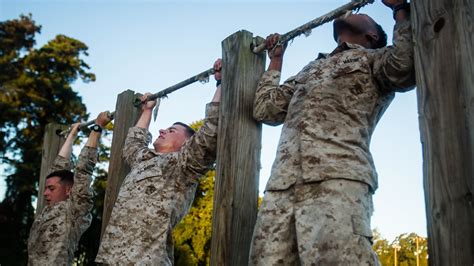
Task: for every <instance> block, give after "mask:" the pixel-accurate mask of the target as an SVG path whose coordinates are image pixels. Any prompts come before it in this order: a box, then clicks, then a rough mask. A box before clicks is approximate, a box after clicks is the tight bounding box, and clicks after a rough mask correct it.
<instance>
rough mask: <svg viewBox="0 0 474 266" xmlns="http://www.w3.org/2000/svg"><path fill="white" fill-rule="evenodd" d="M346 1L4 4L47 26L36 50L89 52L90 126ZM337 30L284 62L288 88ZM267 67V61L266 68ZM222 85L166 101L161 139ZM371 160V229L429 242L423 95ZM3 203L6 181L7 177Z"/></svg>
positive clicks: (8, 0) (265, 156)
mask: <svg viewBox="0 0 474 266" xmlns="http://www.w3.org/2000/svg"><path fill="white" fill-rule="evenodd" d="M346 2H348V0H345V1H343V0H313V1H310V0H296V1H291V0H275V1H271V0H253V1H237V0H230V1H217V0H200V1H198V0H175V1H162V0H135V1H131V0H119V1H113V0H96V1H92V0H69V1H60V0H35V1H32V0H0V21H4V20H9V19H15V18H18V17H19V15H20V14H25V15H26V14H29V13H31V14H32V16H33V19H34V20H35V21H36V22H37V24H39V25H42V29H41V34H39V35H37V37H36V40H37V45H36V47H41V46H42V45H44V44H46V43H47V42H48V41H49V40H52V39H53V38H54V37H55V36H56V35H57V34H64V35H67V36H69V37H72V38H75V39H78V40H80V41H82V42H84V43H85V44H86V45H87V46H88V47H89V50H88V54H89V56H84V57H83V59H84V61H85V62H86V63H87V64H88V65H89V66H90V67H91V69H90V71H91V72H93V73H95V74H96V77H97V80H96V82H91V83H87V84H86V83H83V82H81V81H77V82H75V83H74V84H73V89H74V90H75V91H77V92H78V93H79V95H80V96H81V97H82V100H83V102H84V103H85V105H86V106H87V110H88V112H89V113H90V116H91V117H92V118H95V117H96V116H97V114H98V113H99V112H101V111H104V110H110V111H112V110H114V109H115V102H116V97H117V95H118V94H119V93H121V92H123V91H125V90H134V91H136V92H140V93H145V92H158V91H160V90H162V89H164V88H167V87H169V86H171V85H174V84H176V83H178V82H180V81H182V80H185V79H187V78H189V77H191V76H194V75H195V74H198V73H200V72H202V71H204V70H207V69H209V68H211V67H212V65H213V63H214V61H215V60H216V58H218V57H222V49H221V42H222V40H224V39H225V38H227V37H228V36H230V35H232V34H233V33H235V32H237V31H240V30H243V29H245V30H247V31H250V32H252V33H253V34H254V36H261V37H266V36H267V35H269V34H271V33H275V32H278V33H285V32H288V31H290V30H292V29H294V28H296V27H298V26H300V25H302V24H304V23H306V22H308V21H310V20H312V19H314V18H316V17H318V16H320V15H323V14H325V13H326V12H328V11H330V10H332V9H334V8H337V7H339V6H341V5H343V4H345V3H346ZM360 12H361V13H366V14H368V15H370V16H371V17H372V18H374V19H375V20H376V21H377V22H378V23H379V24H380V25H382V27H383V28H384V29H385V31H386V32H387V35H388V37H389V40H391V39H392V29H393V25H394V21H393V19H392V13H391V10H390V9H389V8H387V7H385V6H384V5H383V4H382V3H381V1H379V0H377V1H376V3H374V4H371V5H368V6H366V7H364V8H362V9H361V11H360ZM335 45H336V44H335V42H334V40H333V37H332V25H331V24H330V23H329V24H326V25H324V26H321V27H319V28H317V29H314V30H313V31H312V34H311V35H310V36H308V37H304V36H301V37H297V38H296V39H295V40H294V41H293V42H291V43H290V44H289V46H288V48H287V50H286V53H285V60H284V64H283V71H282V81H283V80H284V79H286V78H288V77H290V76H292V75H294V74H296V73H297V72H298V71H299V70H301V69H302V68H303V67H304V66H305V65H306V64H307V63H308V62H309V61H311V60H313V59H314V58H315V57H316V56H317V54H318V52H330V51H332V50H333V49H334V48H335ZM268 62H269V60H268V59H267V64H268ZM214 90H215V82H214V79H213V77H211V79H210V82H209V83H206V84H201V83H199V82H197V83H195V84H192V85H190V86H188V87H186V88H183V89H181V90H179V91H177V92H174V93H172V94H170V95H169V97H168V98H167V99H163V100H162V101H161V105H160V110H159V114H158V119H157V121H156V122H154V123H152V125H151V126H150V131H151V132H152V133H153V134H154V136H155V137H156V135H157V133H158V129H160V128H166V127H168V126H169V125H170V124H172V123H173V122H175V121H183V122H187V123H190V122H193V121H197V120H200V119H202V118H203V117H204V106H205V104H206V103H207V102H209V101H210V100H211V99H212V96H213V94H214ZM280 131H281V127H270V126H264V127H263V134H262V136H263V137H262V155H261V164H262V169H261V171H260V179H259V180H260V185H259V189H260V194H262V193H263V190H264V188H265V184H266V182H267V180H268V177H269V176H270V168H271V165H272V163H273V160H274V158H275V153H276V147H277V144H278V139H279V135H280ZM371 152H372V155H373V157H374V160H375V165H376V168H377V172H378V176H379V189H378V190H377V191H376V193H375V195H374V205H375V211H374V215H373V216H372V228H376V229H377V230H379V231H380V232H381V234H382V237H384V238H386V239H388V240H389V241H392V240H394V238H395V237H396V236H398V235H400V234H402V233H410V232H415V233H417V234H419V235H421V236H426V216H425V204H424V194H423V173H422V153H421V143H420V133H419V127H418V111H417V98H416V91H415V90H412V91H410V92H407V93H399V94H397V96H396V97H395V100H394V101H393V102H392V104H391V106H390V107H389V108H388V110H387V111H386V112H385V114H384V116H383V117H382V119H381V121H380V122H379V124H378V126H377V129H376V130H375V133H374V135H373V137H372V141H371ZM0 177H1V179H2V180H0V198H3V197H4V191H5V183H4V181H3V179H4V177H5V173H4V172H3V169H2V168H1V167H0Z"/></svg>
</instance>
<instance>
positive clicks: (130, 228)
mask: <svg viewBox="0 0 474 266" xmlns="http://www.w3.org/2000/svg"><path fill="white" fill-rule="evenodd" d="M214 69H215V74H214V77H215V79H216V80H217V89H216V92H215V94H214V97H213V99H212V102H211V103H209V104H207V106H206V117H205V119H204V123H203V125H202V127H201V128H200V129H199V130H198V131H197V132H196V133H194V130H192V129H191V128H190V127H189V126H188V125H186V124H183V123H181V122H177V123H174V124H173V125H171V126H170V127H169V128H167V129H162V130H160V134H159V136H158V138H157V139H156V140H155V142H153V147H154V148H153V149H150V148H148V144H149V143H150V142H151V135H150V133H149V132H148V127H149V125H150V120H151V116H152V110H153V108H154V106H155V105H156V102H155V101H148V102H146V98H147V96H148V95H150V94H149V93H147V94H145V95H144V96H143V97H142V102H143V105H142V114H141V116H140V118H139V120H138V122H137V124H136V126H135V127H132V128H130V130H129V132H128V135H127V138H126V140H125V146H124V149H123V158H124V159H125V160H126V162H127V163H128V164H129V165H130V167H131V171H130V173H129V174H128V175H127V177H125V180H124V181H123V183H122V186H121V187H120V192H119V195H118V198H117V200H116V202H115V205H114V207H113V210H112V214H111V218H110V221H109V223H108V225H107V228H106V229H105V233H104V235H103V238H102V242H101V245H100V248H99V253H98V255H97V258H96V262H99V263H104V264H110V265H122V264H123V265H125V264H126V265H131V264H135V265H136V264H140V265H172V264H173V261H174V260H173V239H172V230H173V228H174V227H175V226H176V224H177V223H179V221H181V219H182V218H183V217H184V216H185V215H186V213H187V212H188V210H189V208H190V206H191V204H192V202H193V199H194V194H195V193H196V188H197V185H198V178H199V177H201V176H202V175H204V174H205V173H206V172H207V171H208V170H209V169H210V167H211V166H212V165H213V163H214V161H215V159H216V148H217V147H216V146H217V134H216V132H217V124H218V116H219V102H220V95H221V93H220V88H221V86H220V79H221V72H220V69H221V60H220V59H218V60H217V61H216V62H215V63H214ZM177 106H178V108H182V107H180V106H179V104H178V105H177Z"/></svg>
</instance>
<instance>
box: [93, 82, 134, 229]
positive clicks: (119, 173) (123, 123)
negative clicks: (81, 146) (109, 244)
mask: <svg viewBox="0 0 474 266" xmlns="http://www.w3.org/2000/svg"><path fill="white" fill-rule="evenodd" d="M136 97H139V94H135V92H134V91H131V90H126V91H124V92H122V93H120V94H119V95H118V96H117V103H116V106H115V116H114V132H113V137H112V149H111V151H110V161H109V172H108V178H107V189H106V190H105V199H104V211H103V215H102V233H101V235H103V234H104V230H105V228H106V226H107V224H108V222H109V219H110V215H111V213H112V209H113V207H114V204H115V200H116V199H117V196H118V193H119V191H120V186H121V185H122V181H123V180H124V179H125V176H126V175H127V174H128V172H130V167H129V166H128V165H127V164H126V163H125V161H124V160H123V159H122V149H123V146H124V144H125V138H126V136H127V133H128V129H129V128H130V127H133V126H134V125H135V123H136V122H137V120H138V117H139V115H140V113H141V109H140V108H137V107H135V106H134V105H133V102H134V100H135V98H136Z"/></svg>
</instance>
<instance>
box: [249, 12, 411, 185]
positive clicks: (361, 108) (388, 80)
mask: <svg viewBox="0 0 474 266" xmlns="http://www.w3.org/2000/svg"><path fill="white" fill-rule="evenodd" d="M411 34H412V33H411V27H410V22H409V21H404V22H402V23H398V24H397V25H395V29H394V40H393V46H388V47H384V48H381V49H366V48H364V47H362V46H360V45H356V44H349V43H344V44H342V45H341V46H339V47H338V48H337V49H336V50H337V51H340V52H333V53H332V54H329V55H323V54H320V55H319V57H318V58H317V59H316V60H314V61H312V62H310V63H309V64H308V65H307V66H305V67H304V68H303V69H302V70H301V71H300V72H299V73H298V74H297V75H296V76H293V77H290V78H289V79H288V80H286V81H285V82H284V84H282V85H279V82H280V72H278V71H274V70H273V71H267V72H265V73H264V74H263V76H262V78H261V80H260V82H259V85H258V88H257V93H256V98H255V103H254V117H255V119H256V120H258V121H263V122H264V123H266V124H269V125H279V124H282V123H284V125H283V128H282V132H281V136H280V141H279V145H278V150H277V155H276V159H275V161H274V163H273V166H272V171H271V177H270V179H269V181H268V183H267V187H266V190H284V189H287V188H289V187H290V186H291V185H293V184H294V183H295V182H302V183H307V182H317V181H322V180H327V179H333V178H343V179H350V180H357V181H361V182H364V183H367V184H369V185H370V186H371V189H372V190H373V191H375V189H377V173H376V171H375V166H374V162H373V159H372V155H371V154H370V151H369V144H370V139H371V136H372V133H373V131H374V129H375V126H376V124H377V122H378V121H379V119H380V117H381V116H382V114H383V113H384V111H385V110H386V108H387V107H388V105H389V104H390V102H391V101H392V99H393V98H394V95H395V92H397V91H398V92H404V91H407V90H410V89H412V88H413V86H414V84H415V78H414V77H415V75H414V63H413V44H412V37H411V36H412V35H411ZM336 50H335V51H336Z"/></svg>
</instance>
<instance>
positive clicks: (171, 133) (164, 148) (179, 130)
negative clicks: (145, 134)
mask: <svg viewBox="0 0 474 266" xmlns="http://www.w3.org/2000/svg"><path fill="white" fill-rule="evenodd" d="M184 142H186V129H185V128H184V127H183V126H181V125H172V126H171V127H169V128H167V129H160V136H159V137H158V138H157V139H156V140H155V142H153V147H155V150H156V151H158V152H162V153H166V152H175V151H179V150H180V149H181V146H183V144H184Z"/></svg>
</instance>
